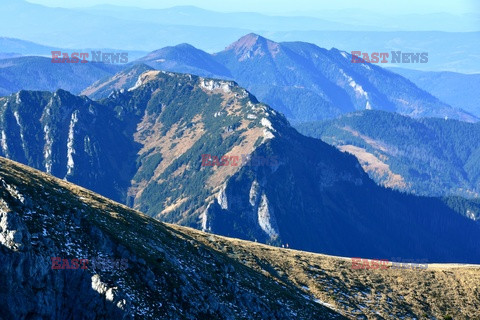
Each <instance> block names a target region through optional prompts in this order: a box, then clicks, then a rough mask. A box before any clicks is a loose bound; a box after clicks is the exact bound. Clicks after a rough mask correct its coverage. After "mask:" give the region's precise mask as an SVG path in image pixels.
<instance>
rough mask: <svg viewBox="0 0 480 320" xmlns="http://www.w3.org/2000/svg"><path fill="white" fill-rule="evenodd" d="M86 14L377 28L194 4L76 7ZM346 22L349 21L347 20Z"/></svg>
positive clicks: (276, 27) (212, 23)
mask: <svg viewBox="0 0 480 320" xmlns="http://www.w3.org/2000/svg"><path fill="white" fill-rule="evenodd" d="M77 10H81V11H82V12H85V13H88V14H96V15H99V16H107V17H112V18H120V19H124V20H129V21H143V22H149V23H159V22H161V23H162V24H166V25H184V26H203V27H215V28H231V27H232V26H235V27H236V28H239V29H244V30H271V31H291V30H355V29H357V30H370V31H374V30H375V31H376V30H378V28H376V27H374V26H368V25H361V24H357V25H351V24H349V23H348V22H347V23H346V22H345V21H342V22H332V21H329V19H319V18H313V17H308V16H283V17H282V16H272V15H266V14H260V13H255V12H217V11H211V10H205V9H202V8H198V7H195V6H175V7H172V8H167V9H142V8H136V7H124V6H114V5H97V6H93V7H87V8H81V9H77ZM346 21H348V20H346Z"/></svg>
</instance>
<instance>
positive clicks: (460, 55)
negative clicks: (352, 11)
mask: <svg viewBox="0 0 480 320" xmlns="http://www.w3.org/2000/svg"><path fill="white" fill-rule="evenodd" d="M261 34H262V35H264V36H265V37H268V38H270V39H272V40H275V41H277V42H283V41H305V42H311V43H315V44H317V45H318V46H320V47H322V48H338V49H341V50H345V51H347V52H349V53H350V52H351V51H362V52H368V53H372V52H388V53H390V52H391V51H402V52H428V63H408V64H407V63H405V64H395V66H397V67H402V68H408V69H418V70H423V71H452V72H462V73H478V72H480V65H479V64H478V63H477V62H476V59H477V58H476V57H478V56H479V55H480V32H478V31H476V32H440V31H392V32H366V31H365V32H364V31H357V30H353V31H316V30H313V31H291V32H288V33H287V32H263V33H261ZM446 43H448V46H447V45H445V44H446ZM451 48H455V50H452V49H451Z"/></svg>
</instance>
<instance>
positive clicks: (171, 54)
mask: <svg viewBox="0 0 480 320" xmlns="http://www.w3.org/2000/svg"><path fill="white" fill-rule="evenodd" d="M137 62H141V63H145V64H146V65H148V66H150V67H152V68H155V69H157V70H166V71H174V72H181V73H191V74H195V75H199V76H202V77H216V78H231V74H230V71H229V70H228V69H227V68H225V66H223V65H222V64H220V63H218V62H217V61H216V60H215V59H214V58H213V57H212V56H211V55H210V54H208V53H206V52H205V51H202V50H199V49H197V48H195V47H193V46H192V45H189V44H187V43H183V44H179V45H176V46H173V47H165V48H162V49H159V50H155V51H153V52H151V53H149V54H148V55H146V56H145V57H142V58H140V59H138V60H136V61H135V63H137Z"/></svg>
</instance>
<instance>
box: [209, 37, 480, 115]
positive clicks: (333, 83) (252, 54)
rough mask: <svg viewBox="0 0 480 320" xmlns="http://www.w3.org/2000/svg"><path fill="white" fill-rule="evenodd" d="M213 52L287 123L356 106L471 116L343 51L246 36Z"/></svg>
mask: <svg viewBox="0 0 480 320" xmlns="http://www.w3.org/2000/svg"><path fill="white" fill-rule="evenodd" d="M214 56H215V58H216V59H217V61H219V62H220V63H222V64H224V65H225V66H226V67H227V68H228V69H229V70H230V72H231V74H232V76H233V78H234V79H235V80H236V81H237V82H238V83H239V84H240V85H242V86H244V87H246V88H247V89H248V90H250V91H252V92H253V93H254V94H255V95H256V96H258V97H259V99H260V100H262V101H265V102H266V103H268V104H270V105H271V106H273V107H274V108H275V109H277V110H278V111H281V112H283V113H284V114H285V115H286V116H287V117H288V118H289V119H290V120H292V121H307V120H320V119H328V118H333V117H336V116H338V115H340V114H343V113H347V112H350V111H354V110H362V109H380V110H386V111H395V112H399V113H401V114H405V115H409V116H413V117H442V118H443V117H445V116H448V117H450V118H455V119H461V120H465V121H475V120H476V118H475V117H474V116H472V115H470V114H468V113H466V112H464V111H462V110H459V109H454V108H452V107H450V106H449V105H447V104H445V103H443V102H441V101H439V100H438V99H437V98H435V97H433V96H432V95H430V94H429V93H427V92H425V91H423V90H421V89H419V88H418V87H416V86H415V85H414V84H413V83H412V82H410V81H408V80H407V79H405V78H403V77H399V76H398V75H396V74H394V73H392V72H390V71H388V70H385V69H383V68H380V67H379V66H377V65H375V64H364V63H352V62H351V56H350V55H349V54H348V53H345V52H342V51H339V50H337V49H331V50H327V49H323V48H320V47H317V46H315V45H313V44H310V43H305V42H282V43H276V42H273V41H271V40H268V39H266V38H263V37H261V36H259V35H256V34H249V35H246V36H244V37H242V38H241V39H239V40H238V41H236V42H234V43H233V44H231V45H230V46H228V47H227V48H226V49H225V50H224V51H222V52H219V53H217V54H215V55H214Z"/></svg>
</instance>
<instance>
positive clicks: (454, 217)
mask: <svg viewBox="0 0 480 320" xmlns="http://www.w3.org/2000/svg"><path fill="white" fill-rule="evenodd" d="M0 137H1V141H0V142H1V144H0V146H1V148H0V149H1V150H0V155H2V156H7V157H8V158H11V159H16V160H18V161H21V162H23V163H26V164H28V165H30V166H33V167H36V168H39V169H41V170H44V171H47V172H50V173H52V174H54V175H56V176H57V177H60V178H64V179H66V180H68V181H71V182H74V183H78V184H79V185H81V186H85V187H88V188H90V189H92V190H94V191H97V192H100V193H101V194H103V195H105V196H108V197H110V198H113V199H117V200H120V201H122V202H124V203H127V204H129V205H131V206H133V207H134V208H136V209H139V210H141V211H143V212H145V213H146V214H148V215H150V216H153V217H155V218H158V219H160V220H163V221H168V222H174V223H177V224H182V225H187V226H192V227H196V228H199V229H203V230H206V231H210V232H213V233H218V234H222V235H227V236H232V237H238V238H243V239H249V240H257V241H259V242H266V243H272V244H281V243H289V244H290V247H292V248H297V249H302V250H309V251H315V252H322V253H327V254H336V255H342V256H361V257H375V258H387V259H388V258H390V257H391V256H392V255H393V256H401V257H408V258H413V259H428V260H430V261H443V262H446V261H449V262H472V263H473V262H480V243H479V241H480V240H478V239H479V238H478V235H479V234H480V225H479V224H478V223H476V222H475V221H473V220H472V219H467V218H466V217H464V216H462V215H465V214H466V212H463V211H466V210H470V207H467V206H466V204H465V202H464V201H463V200H461V199H460V200H458V201H457V202H452V203H449V202H445V200H442V199H437V198H424V197H417V196H413V195H407V194H401V193H398V192H396V191H392V190H389V189H385V188H383V187H379V186H378V185H376V184H375V183H374V182H373V181H372V180H371V179H370V178H369V177H368V175H367V174H366V173H365V172H364V171H363V170H362V168H361V166H360V164H359V163H358V161H357V160H356V159H355V157H354V156H352V155H349V154H346V153H342V152H340V151H338V150H337V149H336V148H335V147H333V146H330V145H328V144H326V143H324V142H322V141H321V140H318V139H313V138H308V137H305V136H303V135H301V134H299V133H298V132H297V131H296V130H294V129H293V128H292V127H290V125H289V124H288V122H287V120H286V119H285V118H284V117H283V116H282V115H281V114H279V113H277V112H276V111H274V110H272V109H271V108H269V107H268V106H267V105H265V104H262V103H259V102H258V101H257V100H256V99H255V97H253V96H252V95H251V94H249V93H248V92H247V91H246V90H245V89H243V88H241V87H239V86H238V85H236V83H234V82H232V81H225V80H213V79H208V78H199V77H196V76H192V75H188V74H174V73H168V72H162V71H147V72H145V73H143V74H142V75H141V76H140V77H139V79H138V81H137V82H136V85H135V86H134V87H132V88H130V89H129V90H124V91H116V92H115V94H113V95H110V97H109V98H107V99H103V100H100V101H97V102H95V101H92V100H89V99H88V98H86V97H84V96H83V97H77V96H74V95H71V94H69V93H68V92H65V91H57V92H55V93H48V92H37V91H21V92H19V93H17V94H14V95H11V96H9V97H3V98H0ZM205 154H209V155H211V156H218V157H222V156H223V155H228V156H233V157H235V156H236V157H237V159H238V161H242V165H239V164H237V165H235V164H234V162H232V163H231V164H230V165H225V166H216V167H212V166H207V165H205V166H202V161H204V160H205V159H208V157H206V158H205V157H204V155H205ZM232 161H233V160H232ZM222 163H223V164H225V162H223V160H222ZM477 209H478V210H480V207H478V208H477ZM474 214H478V213H476V212H475V213H474ZM405 230H408V232H406V231H405Z"/></svg>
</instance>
